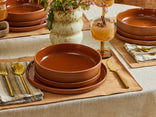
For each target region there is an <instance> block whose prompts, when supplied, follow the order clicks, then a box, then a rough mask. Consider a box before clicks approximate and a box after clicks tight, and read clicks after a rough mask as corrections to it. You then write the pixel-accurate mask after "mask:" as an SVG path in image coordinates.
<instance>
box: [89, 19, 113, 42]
mask: <svg viewBox="0 0 156 117" xmlns="http://www.w3.org/2000/svg"><path fill="white" fill-rule="evenodd" d="M91 34H92V37H93V38H94V39H95V40H98V41H109V40H111V39H113V37H114V34H115V25H114V23H111V22H109V21H106V25H105V26H102V21H100V19H99V20H95V21H94V22H93V24H92V27H91Z"/></svg>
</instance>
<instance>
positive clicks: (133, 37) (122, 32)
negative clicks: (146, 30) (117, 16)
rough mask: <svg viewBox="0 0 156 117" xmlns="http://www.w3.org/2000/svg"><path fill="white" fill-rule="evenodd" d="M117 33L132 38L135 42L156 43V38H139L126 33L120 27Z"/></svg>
mask: <svg viewBox="0 0 156 117" xmlns="http://www.w3.org/2000/svg"><path fill="white" fill-rule="evenodd" d="M117 32H118V33H120V34H121V35H123V36H125V37H128V38H132V39H134V40H142V41H156V36H139V35H132V34H129V33H126V32H124V31H123V30H121V29H120V28H119V27H117Z"/></svg>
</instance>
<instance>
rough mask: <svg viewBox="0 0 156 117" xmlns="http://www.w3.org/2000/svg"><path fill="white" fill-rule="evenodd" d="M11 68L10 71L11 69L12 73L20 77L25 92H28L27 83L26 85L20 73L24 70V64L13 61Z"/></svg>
mask: <svg viewBox="0 0 156 117" xmlns="http://www.w3.org/2000/svg"><path fill="white" fill-rule="evenodd" d="M11 68H12V71H13V73H14V74H16V75H19V76H20V78H21V80H22V83H23V85H24V88H25V90H26V92H27V93H28V94H30V92H29V89H28V87H27V85H26V83H25V81H24V79H23V76H22V74H23V73H24V72H25V68H24V66H23V65H22V64H20V63H14V64H13V65H12V66H11Z"/></svg>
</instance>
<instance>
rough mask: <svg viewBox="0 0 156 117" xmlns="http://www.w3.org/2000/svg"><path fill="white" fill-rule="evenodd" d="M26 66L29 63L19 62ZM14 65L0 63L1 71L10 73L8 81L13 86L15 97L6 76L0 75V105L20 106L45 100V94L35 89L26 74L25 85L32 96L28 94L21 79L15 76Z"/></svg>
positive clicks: (24, 76)
mask: <svg viewBox="0 0 156 117" xmlns="http://www.w3.org/2000/svg"><path fill="white" fill-rule="evenodd" d="M19 63H21V64H23V65H24V67H25V68H26V66H27V65H28V64H29V62H19ZM12 64H13V62H12V63H0V70H1V69H4V65H5V68H6V70H7V72H8V75H7V76H8V79H9V82H10V84H11V86H12V89H13V92H14V97H11V96H10V92H9V89H8V85H7V83H6V81H5V78H4V76H2V75H0V105H8V104H19V103H27V102H32V101H38V100H42V99H43V92H42V91H41V90H40V89H37V88H35V87H33V86H32V85H31V84H30V83H29V82H28V81H27V79H26V75H25V73H24V74H23V75H22V76H23V78H24V80H25V83H26V85H27V87H28V89H29V91H30V94H27V93H26V91H25V88H24V86H23V83H22V81H21V78H20V77H19V76H18V75H14V74H13V72H12V69H11V65H12Z"/></svg>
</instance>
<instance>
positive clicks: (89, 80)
mask: <svg viewBox="0 0 156 117" xmlns="http://www.w3.org/2000/svg"><path fill="white" fill-rule="evenodd" d="M101 61H102V60H101V56H100V55H99V53H98V52H97V51H96V50H94V49H92V48H90V47H87V46H84V45H80V44H56V45H51V46H48V47H46V48H43V49H41V50H39V51H38V52H37V54H36V55H35V59H34V61H33V62H31V63H30V64H29V65H28V67H27V71H26V73H27V78H28V80H29V81H30V82H31V83H32V84H33V85H34V86H36V87H38V88H40V89H42V90H45V91H48V92H52V93H58V94H80V93H85V92H88V91H91V90H93V89H95V88H97V87H99V86H100V85H101V84H102V83H103V82H104V81H105V78H106V77H105V76H106V74H107V69H106V67H105V65H103V64H102V62H101Z"/></svg>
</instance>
